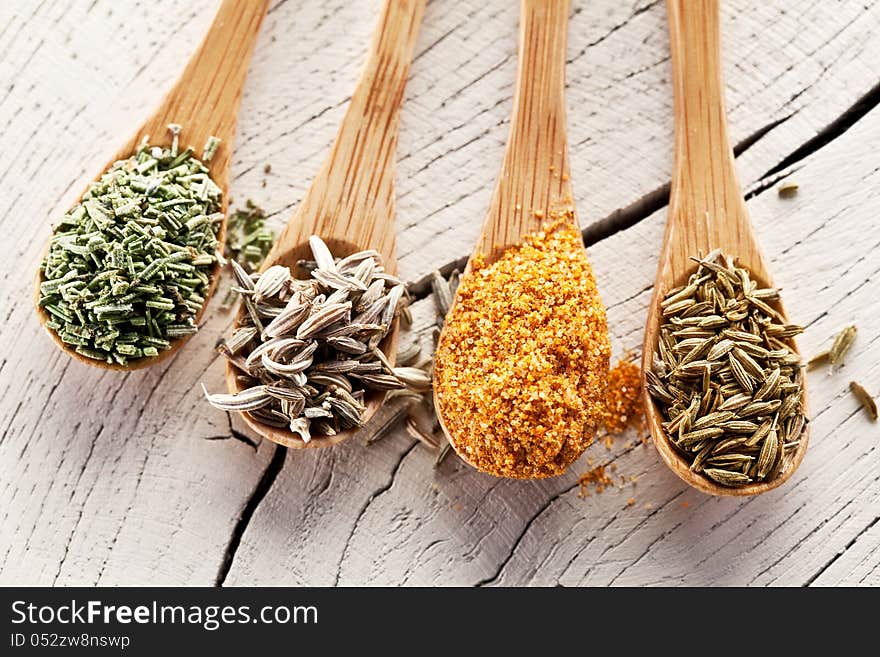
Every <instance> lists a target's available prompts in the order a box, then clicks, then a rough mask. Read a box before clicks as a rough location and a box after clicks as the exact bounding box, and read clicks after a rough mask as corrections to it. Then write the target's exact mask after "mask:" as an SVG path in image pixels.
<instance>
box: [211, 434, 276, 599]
mask: <svg viewBox="0 0 880 657" xmlns="http://www.w3.org/2000/svg"><path fill="white" fill-rule="evenodd" d="M286 457H287V448H286V447H284V446H283V445H275V449H274V451H273V452H272V459H271V460H270V461H269V465H267V466H266V469H265V470H263V474H262V476H261V477H260V480H259V481H258V482H257V485H256V486H255V487H254V492H253V493H251V495H250V497H248V499H247V502H245V505H244V507H243V508H242V510H241V514H240V515H239V516H238V520H237V521H236V523H235V526H234V527H233V528H232V535H231V536H230V537H229V543H227V545H226V550H225V551H224V553H223V560H222V561H221V562H220V568H219V570H218V571H217V577H216V578H215V579H214V586H223V583H224V582H225V581H226V577H227V576H228V575H229V571H230V569H231V568H232V562H233V561H234V560H235V553H236V552H237V551H238V548H239V546H240V545H241V538H242V536H244V532H245V530H246V529H247V528H248V525H249V524H250V522H251V518H253V517H254V512H256V510H257V507H258V506H260V502H262V501H263V498H264V497H266V493H268V492H269V489H271V488H272V484H274V483H275V479H277V478H278V475H279V474H280V473H281V470H282V469H283V468H284V461H285V459H286Z"/></svg>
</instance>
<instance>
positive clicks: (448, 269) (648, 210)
mask: <svg viewBox="0 0 880 657" xmlns="http://www.w3.org/2000/svg"><path fill="white" fill-rule="evenodd" d="M794 115H795V112H792V113H790V114H786V115H785V116H783V117H781V118H778V119H775V120H773V121H771V122H769V123H767V124H766V125H763V126H761V127H760V128H758V129H757V130H755V131H754V132H752V133H751V134H750V135H748V136H747V137H745V138H743V139H742V140H740V141H739V142H738V143H737V144H736V145H735V146H734V147H733V153H734V155H735V156H737V157H738V156H740V155H742V154H743V153H745V152H746V151H747V150H749V148H751V147H752V146H754V145H755V144H756V143H757V142H759V141H760V140H761V139H762V138H763V137H764V136H765V135H767V133H769V132H770V131H771V130H773V129H774V128H776V127H778V126H780V125H782V124H783V123H785V122H786V121H788V120H789V119H790V118H792V117H793V116H794ZM670 184H671V183H670V182H666V183H664V184H662V185H660V186H659V187H657V188H655V189H652V190H651V191H649V192H647V193H645V194H643V195H642V196H640V197H639V198H637V199H636V200H635V201H633V202H632V203H630V204H629V205H626V206H624V207H622V208H618V209H617V210H615V211H614V212H612V213H611V214H609V215H607V216H605V217H603V218H602V219H599V220H598V221H595V222H593V223H591V224H590V225H589V226H587V227H586V228H584V229H583V230H582V231H581V234H582V236H583V239H584V245H585V246H586V247H587V248H589V247H591V246H594V245H595V244H597V243H599V242H601V241H602V240H605V239H608V238H609V237H611V236H612V235H615V234H617V233H620V232H622V231H625V230H628V229H630V228H632V227H633V226H635V225H636V224H638V223H639V222H641V221H644V220H645V219H647V218H648V217H650V216H651V215H653V214H654V213H655V212H657V211H658V210H662V209H663V208H665V207H666V206H667V205H668V204H669V188H670ZM469 257H470V256H461V257H459V258H456V259H455V260H453V261H451V262H447V263H446V264H445V265H443V266H441V267H440V268H439V271H440V273H441V274H442V275H443V276H449V274H451V273H452V272H453V270H456V269H457V270H458V271H463V270H464V268H465V267H466V266H467V262H468V259H469ZM431 275H432V274H430V273H429V274H425V275H424V276H422V277H421V278H419V279H417V280H415V281H413V282H411V283H409V288H408V289H409V293H410V295H412V297H413V299H414V300H418V299H423V298H425V297H427V296H428V295H429V294H430V292H431Z"/></svg>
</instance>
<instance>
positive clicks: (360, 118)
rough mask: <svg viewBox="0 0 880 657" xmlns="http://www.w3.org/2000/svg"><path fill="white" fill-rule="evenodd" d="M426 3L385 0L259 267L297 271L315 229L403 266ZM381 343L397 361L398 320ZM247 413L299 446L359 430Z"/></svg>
mask: <svg viewBox="0 0 880 657" xmlns="http://www.w3.org/2000/svg"><path fill="white" fill-rule="evenodd" d="M425 2H426V0H386V2H385V5H384V8H383V11H382V16H381V18H380V19H379V25H378V27H377V29H376V32H375V34H374V37H373V43H372V46H371V48H370V54H369V56H368V58H367V63H366V66H365V67H364V70H363V73H362V74H361V77H360V80H359V81H358V84H357V88H356V89H355V92H354V94H353V95H352V98H351V103H350V104H349V106H348V111H347V112H346V114H345V118H344V119H343V121H342V125H341V126H340V128H339V133H338V134H337V135H336V140H335V141H334V143H333V146H332V148H331V149H330V153H329V154H328V156H327V158H326V159H325V160H324V164H323V166H322V167H321V170H320V171H319V172H318V175H317V176H316V177H315V179H314V181H313V182H312V185H311V187H310V188H309V190H308V192H307V193H306V196H305V198H304V199H303V201H302V203H301V204H300V205H299V207H298V208H297V209H296V210H295V211H294V214H293V216H292V217H291V219H290V220H289V221H288V222H287V225H286V226H285V228H284V230H283V231H282V232H281V234H280V235H279V236H278V239H277V240H276V241H275V245H274V246H273V247H272V250H271V251H270V252H269V255H268V256H267V257H266V260H265V261H264V262H263V266H262V268H261V271H265V270H266V269H268V268H269V267H271V266H272V265H283V266H286V267H288V268H290V269H291V271H293V272H294V273H295V272H296V264H297V262H298V261H299V260H300V259H310V258H311V255H310V253H311V251H310V250H309V247H308V239H309V237H310V236H311V235H317V236H319V237H320V238H321V239H322V240H324V242H325V243H326V244H327V246H328V247H329V249H330V252H331V253H333V255H334V256H337V257H344V256H346V255H349V254H351V253H354V252H356V251H361V250H364V249H375V250H376V251H378V252H379V253H380V254H381V256H382V260H383V263H384V266H385V271H386V272H388V273H390V274H396V273H397V260H396V258H395V256H394V172H395V166H394V158H395V155H396V152H397V134H398V125H399V119H400V106H401V103H402V101H403V92H404V89H405V87H406V79H407V74H408V72H409V65H410V61H411V60H412V56H413V52H414V50H415V43H416V38H417V36H418V31H419V25H420V24H421V20H422V16H423V15H424V11H425ZM240 317H242V315H241V314H239V318H240ZM380 346H381V347H382V350H383V351H384V352H385V353H386V354H387V355H388V357H389V359H390V360H391V362H392V363H393V362H394V356H395V352H396V350H397V322H396V321H395V322H394V324H393V325H392V327H391V330H390V332H389V334H388V336H387V337H386V338H385V340H384V341H383V342H382V344H381V345H380ZM237 377H238V369H237V368H236V367H235V366H234V365H232V364H231V363H228V364H227V368H226V385H227V388H228V389H229V392H231V393H238V392H239V390H240V388H239V383H238V378H237ZM384 398H385V393H384V392H378V391H373V392H370V393H369V394H368V395H367V396H366V406H367V409H366V411H365V412H364V417H363V420H364V421H366V420H368V419H369V418H370V417H372V415H373V413H375V412H376V409H378V408H379V406H381V404H382V401H383V400H384ZM242 416H243V417H244V419H245V421H246V422H247V423H248V425H250V427H251V428H252V429H253V430H254V431H256V432H257V433H259V434H260V435H262V436H265V437H266V438H268V439H269V440H271V441H273V442H276V443H278V444H279V445H285V446H287V447H293V448H320V447H330V446H332V445H336V444H338V443H340V442H342V441H343V440H345V439H347V438H349V437H351V436H352V435H353V434H354V433H355V432H356V429H348V430H346V431H341V432H339V433H337V434H336V435H335V436H326V437H325V436H321V437H315V438H313V439H312V440H310V441H309V442H308V443H306V442H304V441H303V440H302V438H300V436H299V434H296V433H293V432H291V431H287V430H285V429H280V428H277V427H272V426H269V425H267V424H264V423H262V422H260V421H258V420H256V419H255V418H253V417H252V416H250V415H248V414H247V413H243V414H242Z"/></svg>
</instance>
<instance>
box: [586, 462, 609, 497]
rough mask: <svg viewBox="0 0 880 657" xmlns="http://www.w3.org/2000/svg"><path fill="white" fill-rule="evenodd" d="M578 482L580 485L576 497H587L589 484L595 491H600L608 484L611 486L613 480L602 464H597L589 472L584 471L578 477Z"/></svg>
mask: <svg viewBox="0 0 880 657" xmlns="http://www.w3.org/2000/svg"><path fill="white" fill-rule="evenodd" d="M578 483H579V484H580V486H581V489H580V491H579V492H578V497H589V496H590V487H591V486H592V487H593V488H594V489H595V490H596V492H597V493H601V492H602V491H604V490H605V489H606V488H608V487H609V486H613V485H614V480H613V479H612V478H611V477H610V476H609V475H607V474H606V473H605V466H604V465H598V466H596V467H595V468H593V469H592V470H590V471H589V472H585V473H584V474H582V475H581V476H580V477H578Z"/></svg>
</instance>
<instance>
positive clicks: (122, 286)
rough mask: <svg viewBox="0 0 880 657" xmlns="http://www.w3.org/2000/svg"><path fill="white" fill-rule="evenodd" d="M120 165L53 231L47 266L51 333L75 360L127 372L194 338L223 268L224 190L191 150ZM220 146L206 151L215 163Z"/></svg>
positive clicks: (44, 279)
mask: <svg viewBox="0 0 880 657" xmlns="http://www.w3.org/2000/svg"><path fill="white" fill-rule="evenodd" d="M169 130H170V131H171V133H172V140H173V141H172V144H171V147H170V148H164V149H163V148H159V147H158V146H152V147H151V146H149V145H148V143H147V138H144V141H143V142H142V143H141V145H140V146H139V148H138V150H137V152H136V153H135V154H134V155H132V156H131V157H130V158H128V159H126V160H119V161H118V162H116V163H114V164H113V165H112V166H111V167H110V168H109V169H108V170H107V171H106V172H105V173H104V174H103V175H102V176H101V178H100V179H99V180H98V181H96V182H94V183H92V184H91V185H90V186H89V189H88V191H86V193H85V194H84V195H83V197H82V199H81V200H80V202H79V203H77V204H76V205H75V206H74V207H73V208H72V209H71V210H70V211H69V212H67V214H65V215H64V217H63V218H62V219H61V221H60V222H59V223H58V224H57V225H56V226H55V228H54V233H53V236H52V240H51V242H50V245H49V251H48V253H47V254H46V257H45V259H44V260H43V262H42V265H41V283H40V298H39V305H40V306H41V307H42V308H43V309H45V311H46V312H47V313H48V314H49V315H50V318H49V320H48V321H47V322H46V326H47V327H48V328H49V329H51V330H52V331H54V332H55V333H56V334H57V335H58V336H59V337H60V338H61V340H62V341H63V342H64V343H65V344H67V345H70V346H71V347H72V348H73V349H75V350H76V352H77V353H79V354H81V355H83V356H85V357H87V358H92V359H95V360H101V361H106V362H108V363H118V364H120V365H125V364H127V363H128V362H129V361H131V360H134V359H138V358H150V357H155V356H158V355H159V352H160V351H161V350H163V349H168V348H169V347H170V346H171V342H172V341H173V340H175V339H177V338H181V337H184V336H187V335H190V334H192V333H195V332H196V330H197V326H196V324H195V317H196V316H197V315H198V313H199V312H200V311H201V309H202V306H203V305H204V302H205V294H206V292H207V290H208V287H209V286H210V283H211V274H212V269H213V267H214V265H215V263H216V262H217V254H216V249H217V231H218V229H219V227H220V224H221V221H222V219H223V215H222V213H220V212H219V210H220V207H221V190H220V188H219V187H217V185H216V184H215V183H214V181H213V180H211V177H210V176H209V175H208V168H207V167H206V166H205V165H204V164H203V163H202V162H201V161H199V160H198V159H196V158H195V157H193V149H192V148H187V149H186V150H184V151H180V152H178V143H179V133H180V126H178V125H176V124H171V125H169ZM218 145H219V140H216V139H215V138H212V139H210V140H209V143H208V144H206V145H205V156H204V160H205V161H208V160H210V158H211V156H212V155H213V153H214V152H215V151H216V149H217V146H218Z"/></svg>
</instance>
